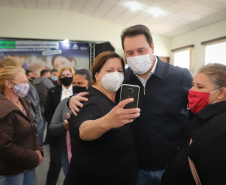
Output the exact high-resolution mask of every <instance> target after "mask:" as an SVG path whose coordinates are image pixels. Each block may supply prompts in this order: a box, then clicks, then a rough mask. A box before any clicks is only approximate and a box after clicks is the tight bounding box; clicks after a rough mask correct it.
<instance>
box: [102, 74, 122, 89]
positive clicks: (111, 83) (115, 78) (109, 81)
mask: <svg viewBox="0 0 226 185" xmlns="http://www.w3.org/2000/svg"><path fill="white" fill-rule="evenodd" d="M100 74H101V73H100ZM101 75H102V74H101ZM102 76H103V78H102V80H101V82H102V85H103V87H104V88H105V90H106V91H108V92H116V91H117V90H118V89H119V87H120V86H121V85H122V82H123V81H124V75H123V74H122V73H119V72H118V71H116V72H112V73H107V74H105V75H102Z"/></svg>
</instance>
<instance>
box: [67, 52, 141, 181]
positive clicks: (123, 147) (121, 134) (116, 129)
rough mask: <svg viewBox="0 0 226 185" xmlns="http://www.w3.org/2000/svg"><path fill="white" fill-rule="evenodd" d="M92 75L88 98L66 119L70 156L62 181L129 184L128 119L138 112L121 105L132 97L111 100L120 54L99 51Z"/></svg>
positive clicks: (132, 167)
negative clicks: (69, 138) (67, 169)
mask: <svg viewBox="0 0 226 185" xmlns="http://www.w3.org/2000/svg"><path fill="white" fill-rule="evenodd" d="M92 75H93V84H92V87H89V88H88V93H89V95H88V96H87V97H88V99H89V101H87V102H85V103H84V104H83V107H82V108H81V110H80V111H79V113H78V116H77V117H75V116H74V115H71V118H70V121H69V130H70V136H71V146H72V158H71V163H70V166H69V171H68V174H67V176H66V179H65V181H64V185H73V184H85V185H89V184H90V185H91V184H98V185H106V184H108V185H113V184H114V185H116V184H117V185H133V184H135V183H136V173H137V171H136V151H135V137H134V132H133V128H132V127H133V124H128V123H131V122H133V118H136V117H138V116H139V115H140V113H139V111H140V109H139V108H133V109H123V107H124V106H125V105H126V104H128V103H130V102H132V101H133V99H132V98H130V99H126V100H124V101H121V102H120V103H119V104H117V102H116V101H115V96H116V91H117V90H118V89H119V87H120V86H121V84H122V82H123V80H124V61H123V59H122V57H120V56H119V55H118V54H116V53H115V52H110V51H108V52H103V53H101V54H99V55H98V56H97V57H96V59H95V61H94V63H93V67H92Z"/></svg>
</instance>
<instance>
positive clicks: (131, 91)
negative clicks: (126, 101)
mask: <svg viewBox="0 0 226 185" xmlns="http://www.w3.org/2000/svg"><path fill="white" fill-rule="evenodd" d="M126 92H128V93H133V92H134V90H133V89H132V88H128V89H126Z"/></svg>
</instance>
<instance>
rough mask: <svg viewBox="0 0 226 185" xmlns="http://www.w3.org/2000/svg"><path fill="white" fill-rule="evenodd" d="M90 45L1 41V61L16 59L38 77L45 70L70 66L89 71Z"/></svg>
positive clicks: (37, 41)
mask: <svg viewBox="0 0 226 185" xmlns="http://www.w3.org/2000/svg"><path fill="white" fill-rule="evenodd" d="M89 52H90V50H89V43H85V42H84V43H83V42H67V41H66V42H65V41H47V40H46V41H40V40H16V39H15V40H13V39H10V40H3V39H2V40H0V60H2V59H4V58H14V59H15V60H17V61H18V62H19V63H20V65H21V67H23V68H24V69H25V70H26V69H29V70H31V71H32V72H33V73H35V74H36V75H37V76H40V71H41V70H43V69H53V68H55V69H60V68H61V67H63V66H70V67H72V68H74V69H75V70H76V69H81V68H83V69H89V68H90V66H89V63H90V62H89V60H90V53H89Z"/></svg>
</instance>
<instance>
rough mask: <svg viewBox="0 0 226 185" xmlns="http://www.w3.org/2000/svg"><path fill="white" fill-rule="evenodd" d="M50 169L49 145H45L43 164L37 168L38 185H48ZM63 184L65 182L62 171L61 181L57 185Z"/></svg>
mask: <svg viewBox="0 0 226 185" xmlns="http://www.w3.org/2000/svg"><path fill="white" fill-rule="evenodd" d="M48 169H49V145H45V150H44V159H43V162H42V164H41V165H40V166H39V167H37V168H36V173H37V178H38V185H46V176H47V171H48ZM63 182H64V173H63V171H62V170H61V172H60V175H59V179H58V181H57V185H62V184H63Z"/></svg>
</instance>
